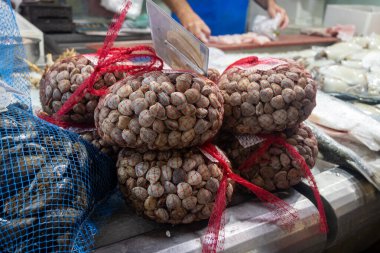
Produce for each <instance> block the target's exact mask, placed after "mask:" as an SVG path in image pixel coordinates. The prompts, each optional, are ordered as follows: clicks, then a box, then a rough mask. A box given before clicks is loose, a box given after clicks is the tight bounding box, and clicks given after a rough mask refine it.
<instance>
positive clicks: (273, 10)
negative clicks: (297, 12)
mask: <svg viewBox="0 0 380 253" xmlns="http://www.w3.org/2000/svg"><path fill="white" fill-rule="evenodd" d="M267 11H268V14H269V16H270V17H271V18H274V17H275V16H276V14H277V13H279V14H280V15H281V21H280V28H281V29H284V28H285V27H287V26H288V24H289V17H288V14H287V13H286V11H285V10H284V9H283V8H281V7H280V6H278V5H277V4H276V2H275V1H274V0H273V1H270V0H268V9H267Z"/></svg>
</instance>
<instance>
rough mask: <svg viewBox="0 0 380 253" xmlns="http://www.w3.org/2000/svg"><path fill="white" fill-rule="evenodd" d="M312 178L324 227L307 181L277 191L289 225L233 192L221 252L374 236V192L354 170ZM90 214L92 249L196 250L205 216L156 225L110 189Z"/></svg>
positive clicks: (314, 246)
mask: <svg viewBox="0 0 380 253" xmlns="http://www.w3.org/2000/svg"><path fill="white" fill-rule="evenodd" d="M315 178H316V181H317V184H318V186H319V188H320V192H321V195H322V197H323V199H324V201H325V210H326V213H327V219H328V224H329V228H330V232H329V233H328V235H324V234H321V233H320V232H319V227H318V226H319V223H318V222H319V220H318V212H317V208H316V207H315V205H314V204H313V195H312V192H311V190H310V188H309V187H308V186H307V184H305V183H302V184H301V185H298V186H297V187H296V188H295V189H292V190H290V191H289V192H288V193H279V194H278V196H280V197H281V198H282V199H284V200H285V201H286V202H288V203H289V204H291V205H292V206H294V207H295V208H296V209H297V210H298V212H299V215H300V219H299V220H298V221H297V223H296V226H295V229H293V230H292V231H290V232H289V231H286V230H283V229H281V228H280V227H278V226H276V225H274V224H271V223H268V222H267V221H268V218H269V217H271V215H270V212H269V211H268V209H266V208H265V206H264V205H263V204H262V203H260V202H259V201H258V200H256V199H254V198H253V197H251V196H247V195H238V196H237V197H236V198H235V202H234V203H232V206H230V207H229V208H228V209H227V211H226V212H225V218H226V225H225V243H224V252H308V253H311V252H324V251H326V250H327V251H328V252H359V251H361V250H364V249H366V248H367V247H369V246H370V245H371V244H372V243H374V242H376V241H378V240H379V239H380V233H378V229H377V228H378V227H379V225H380V216H379V214H380V201H379V199H380V194H379V193H378V192H377V191H376V190H375V188H374V187H373V186H372V185H371V184H369V183H368V182H367V181H365V179H364V178H362V177H361V176H360V175H357V174H355V173H350V172H348V171H345V170H343V169H340V168H333V169H329V170H326V171H323V170H322V172H319V170H316V172H315ZM92 219H93V220H94V221H95V224H96V226H97V227H98V235H97V237H96V250H95V252H96V253H111V252H144V253H147V252H201V241H200V237H201V236H202V235H203V234H204V232H205V229H206V227H207V221H203V222H196V223H194V224H190V225H178V226H171V225H162V224H157V223H155V222H152V221H149V220H147V219H144V218H142V217H139V216H137V215H136V214H135V212H134V211H133V209H132V207H129V206H128V205H126V204H125V203H124V201H123V199H122V197H121V196H120V194H118V193H115V194H114V195H113V196H112V197H111V198H110V199H109V200H108V201H107V202H105V203H103V204H102V205H100V206H99V207H98V208H97V209H96V211H95V212H94V214H93V216H92Z"/></svg>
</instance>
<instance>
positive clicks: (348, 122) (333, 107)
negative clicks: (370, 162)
mask: <svg viewBox="0 0 380 253" xmlns="http://www.w3.org/2000/svg"><path fill="white" fill-rule="evenodd" d="M309 120H310V121H312V122H313V123H315V124H317V125H319V126H322V127H325V128H329V129H330V130H333V131H335V132H342V133H344V134H345V135H346V137H347V138H349V139H350V140H351V141H352V142H355V143H361V144H364V145H365V146H367V147H368V148H369V149H370V150H373V151H379V150H380V122H379V121H377V120H375V119H373V118H371V117H370V116H367V115H365V114H364V113H362V112H360V111H359V110H357V109H355V108H354V107H353V106H352V105H350V104H349V103H346V102H344V101H342V100H339V99H336V98H334V97H331V96H329V95H327V94H325V93H323V92H318V93H317V106H316V107H315V108H314V110H313V113H312V114H311V116H310V117H309Z"/></svg>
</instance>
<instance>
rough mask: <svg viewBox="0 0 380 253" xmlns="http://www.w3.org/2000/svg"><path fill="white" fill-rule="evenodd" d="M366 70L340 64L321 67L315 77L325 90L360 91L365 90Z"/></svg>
mask: <svg viewBox="0 0 380 253" xmlns="http://www.w3.org/2000/svg"><path fill="white" fill-rule="evenodd" d="M365 73H366V71H365V70H360V69H355V68H350V67H346V66H341V65H331V66H326V67H321V68H320V69H319V75H318V76H317V79H320V80H319V81H320V83H321V88H322V90H324V91H326V92H342V93H344V92H347V93H354V94H355V93H361V92H364V91H366V90H367V80H366V76H365Z"/></svg>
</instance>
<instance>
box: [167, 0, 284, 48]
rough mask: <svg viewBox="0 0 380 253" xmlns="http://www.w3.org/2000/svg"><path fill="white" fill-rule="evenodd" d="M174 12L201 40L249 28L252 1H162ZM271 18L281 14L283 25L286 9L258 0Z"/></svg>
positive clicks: (175, 16)
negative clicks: (250, 3) (249, 5)
mask: <svg viewBox="0 0 380 253" xmlns="http://www.w3.org/2000/svg"><path fill="white" fill-rule="evenodd" d="M163 2H164V3H165V4H166V5H167V6H168V7H169V8H170V9H171V11H172V12H173V13H174V14H175V15H174V18H175V19H177V21H180V22H181V24H182V25H183V26H184V27H185V28H186V29H187V30H189V31H190V32H191V33H193V34H194V35H195V36H196V37H198V38H199V39H200V40H202V41H204V42H207V41H208V38H209V37H210V35H211V34H212V35H215V36H216V35H224V34H241V33H244V32H245V29H246V18H247V10H248V4H249V0H234V1H222V0H188V1H186V0H163ZM255 2H256V3H258V4H259V5H260V6H261V7H263V8H264V9H266V10H267V12H268V14H269V16H270V17H272V18H274V17H275V16H276V14H277V13H279V14H280V15H281V22H280V28H285V27H286V26H287V25H288V23H289V18H288V15H287V13H286V11H285V10H284V9H283V8H281V7H280V6H278V5H277V3H276V2H275V0H255Z"/></svg>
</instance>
